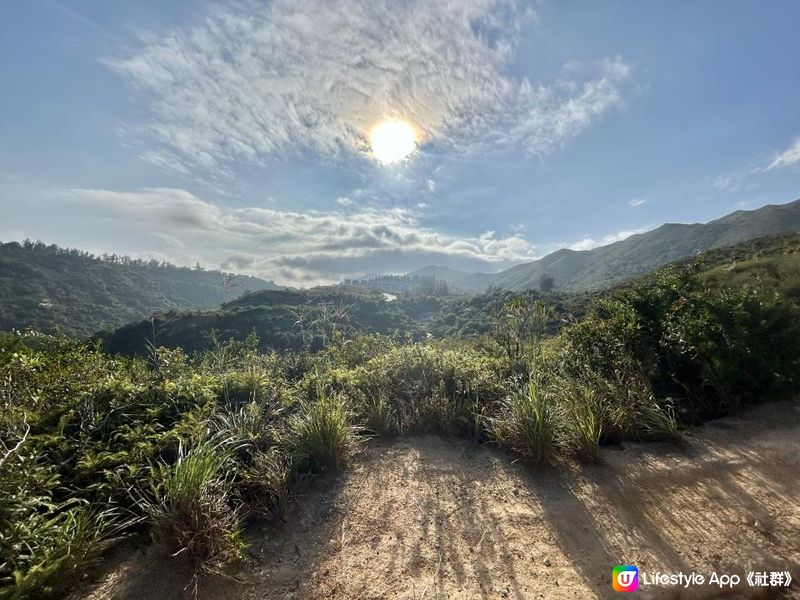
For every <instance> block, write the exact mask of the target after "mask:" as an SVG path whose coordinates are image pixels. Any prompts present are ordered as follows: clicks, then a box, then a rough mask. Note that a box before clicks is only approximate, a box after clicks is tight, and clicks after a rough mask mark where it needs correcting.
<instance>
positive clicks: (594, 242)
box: [568, 228, 647, 250]
mask: <svg viewBox="0 0 800 600" xmlns="http://www.w3.org/2000/svg"><path fill="white" fill-rule="evenodd" d="M645 231H647V230H646V229H644V228H642V229H628V230H623V231H618V232H617V233H610V234H608V235H604V236H603V237H602V238H600V239H594V238H588V237H587V238H583V239H582V240H579V241H577V242H575V243H574V244H572V245H570V246H568V248H569V249H570V250H591V249H592V248H597V247H599V246H605V245H607V244H613V243H614V242H619V241H622V240H624V239H626V238H629V237H631V236H632V235H636V234H637V233H643V232H645Z"/></svg>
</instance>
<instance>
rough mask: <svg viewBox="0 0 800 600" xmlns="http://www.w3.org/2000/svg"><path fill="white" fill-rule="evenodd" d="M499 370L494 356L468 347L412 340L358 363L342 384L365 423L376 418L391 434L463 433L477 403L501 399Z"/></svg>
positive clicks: (487, 403) (471, 427)
mask: <svg viewBox="0 0 800 600" xmlns="http://www.w3.org/2000/svg"><path fill="white" fill-rule="evenodd" d="M500 372H501V368H500V363H499V361H498V360H497V359H496V358H493V357H490V356H488V355H486V354H483V353H481V352H479V351H477V350H474V349H472V348H465V347H461V348H460V349H459V350H451V349H447V348H443V347H439V346H436V345H426V344H410V345H407V346H399V347H396V348H393V349H391V350H390V351H389V352H387V353H385V354H382V355H380V356H376V357H374V358H372V359H371V360H369V361H368V362H366V363H365V364H363V365H361V366H359V367H357V368H356V369H354V370H353V371H351V375H350V376H349V378H348V380H347V381H346V382H344V385H343V386H342V389H343V391H344V392H345V393H346V394H348V396H350V397H351V398H353V399H354V401H355V407H356V410H357V412H358V413H359V414H360V415H361V416H362V417H363V418H364V419H365V422H368V421H370V419H372V420H374V419H375V418H376V417H379V418H380V419H383V421H382V422H381V421H380V419H379V422H378V425H380V426H385V425H386V424H388V425H389V427H390V431H391V432H392V433H398V434H408V433H432V432H438V433H448V434H453V433H467V432H470V431H472V429H473V426H474V414H475V412H476V406H475V404H476V402H477V403H479V404H481V405H488V406H492V405H494V404H495V403H496V402H497V401H499V400H500V398H502V396H503V393H504V392H503V385H502V382H501V380H502V378H501V375H500ZM376 411H377V414H376ZM368 426H369V425H368ZM369 427H370V428H371V426H369Z"/></svg>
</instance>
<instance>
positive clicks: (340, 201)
mask: <svg viewBox="0 0 800 600" xmlns="http://www.w3.org/2000/svg"><path fill="white" fill-rule="evenodd" d="M336 203H337V204H339V205H341V206H353V204H355V200H353V199H352V198H348V197H347V196H342V197H341V198H337V199H336Z"/></svg>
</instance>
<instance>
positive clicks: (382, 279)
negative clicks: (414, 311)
mask: <svg viewBox="0 0 800 600" xmlns="http://www.w3.org/2000/svg"><path fill="white" fill-rule="evenodd" d="M342 285H347V286H352V287H359V288H365V289H374V290H380V291H382V292H392V293H394V292H415V291H418V292H422V293H427V294H440V295H446V294H447V284H446V283H445V282H444V281H439V280H437V279H436V277H435V276H434V275H412V276H408V275H378V276H376V277H373V278H371V279H345V280H344V281H343V282H342Z"/></svg>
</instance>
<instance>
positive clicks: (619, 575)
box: [611, 565, 792, 592]
mask: <svg viewBox="0 0 800 600" xmlns="http://www.w3.org/2000/svg"><path fill="white" fill-rule="evenodd" d="M743 581H745V582H747V585H749V586H750V587H783V588H788V587H789V586H790V585H791V584H792V575H791V573H789V571H748V572H747V573H746V574H745V575H744V577H742V576H741V575H738V574H736V573H717V572H716V571H713V572H711V573H708V574H702V573H697V572H695V571H692V572H691V573H684V572H683V571H678V572H677V573H662V572H660V571H642V572H641V573H640V572H639V569H638V568H637V567H635V566H634V565H617V566H616V567H614V568H613V569H612V571H611V586H612V587H613V588H614V590H616V591H617V592H634V591H636V590H637V589H639V585H640V584H641V585H642V586H650V585H653V586H661V587H667V586H669V587H682V588H688V587H692V586H699V585H709V586H716V587H719V588H734V587H736V586H738V585H739V584H740V583H742V582H743Z"/></svg>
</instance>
